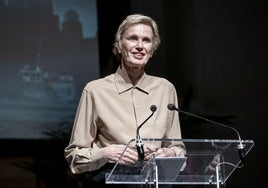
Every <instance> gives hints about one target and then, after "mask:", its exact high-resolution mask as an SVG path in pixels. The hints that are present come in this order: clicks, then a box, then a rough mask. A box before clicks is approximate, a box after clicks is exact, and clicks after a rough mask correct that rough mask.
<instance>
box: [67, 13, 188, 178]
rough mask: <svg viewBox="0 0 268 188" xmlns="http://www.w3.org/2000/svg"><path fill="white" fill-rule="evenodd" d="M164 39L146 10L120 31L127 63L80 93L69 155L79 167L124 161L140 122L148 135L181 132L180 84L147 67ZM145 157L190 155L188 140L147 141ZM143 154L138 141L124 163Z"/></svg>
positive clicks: (117, 50) (120, 51)
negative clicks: (148, 71)
mask: <svg viewBox="0 0 268 188" xmlns="http://www.w3.org/2000/svg"><path fill="white" fill-rule="evenodd" d="M159 44H160V37H159V33H158V27H157V25H156V23H155V21H154V20H153V19H152V18H150V17H148V16H144V15H141V14H134V15H129V16H128V17H126V19H125V20H124V21H123V22H122V23H121V25H120V26H119V28H118V31H117V33H116V36H115V42H114V49H113V52H114V54H115V55H116V56H118V58H120V61H121V64H120V66H119V67H118V69H117V71H116V72H115V73H114V74H111V75H109V76H107V77H105V78H101V79H98V80H94V81H91V82H89V83H88V84H87V85H86V86H85V88H84V90H83V92H82V96H81V99H80V103H79V106H78V109H77V114H76V118H75V122H74V126H73V131H72V136H71V139H70V143H69V145H68V146H67V147H66V149H65V157H66V159H67V161H68V162H69V165H70V169H71V171H72V172H73V173H75V174H78V173H82V172H87V171H91V172H94V171H96V170H99V169H102V168H104V166H105V165H106V164H114V163H115V162H117V161H118V159H119V157H120V156H121V154H122V152H123V150H124V149H125V147H126V145H127V144H128V142H129V141H130V140H131V139H133V138H135V137H136V136H137V135H136V133H137V128H138V127H139V126H140V125H141V124H142V123H143V122H144V120H145V119H146V118H147V117H148V116H149V115H150V114H151V111H150V106H152V105H154V106H155V107H156V108H157V110H156V111H155V113H154V114H153V115H152V116H151V117H150V119H148V121H147V122H146V123H144V125H143V127H142V128H141V129H140V130H139V134H140V137H142V138H177V139H180V138H181V130H180V124H179V117H178V114H177V113H176V112H174V111H169V110H168V109H167V105H168V104H169V103H172V104H176V105H177V103H178V101H177V93H176V90H175V87H174V86H173V85H172V84H171V83H170V82H169V81H168V80H166V79H164V78H160V77H156V76H150V75H147V74H146V73H145V66H146V64H147V63H148V61H149V59H150V58H151V57H152V56H153V54H154V52H155V51H156V50H157V48H158V46H159ZM144 153H145V156H146V157H145V160H146V159H149V156H150V155H151V154H152V153H153V154H155V155H156V156H164V157H169V156H184V155H185V148H184V145H183V144H182V143H176V144H175V143H168V144H166V145H165V146H164V145H144ZM138 160H139V156H138V153H137V150H136V148H135V144H132V145H130V147H128V148H127V149H126V151H125V152H124V153H123V155H122V157H121V158H120V161H119V164H122V165H128V164H135V163H136V162H137V161H138Z"/></svg>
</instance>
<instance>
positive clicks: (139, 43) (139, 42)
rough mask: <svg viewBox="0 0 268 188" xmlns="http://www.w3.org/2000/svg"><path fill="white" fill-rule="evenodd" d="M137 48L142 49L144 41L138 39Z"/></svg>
mask: <svg viewBox="0 0 268 188" xmlns="http://www.w3.org/2000/svg"><path fill="white" fill-rule="evenodd" d="M136 48H137V49H139V50H140V49H143V43H142V40H138V41H137V45H136Z"/></svg>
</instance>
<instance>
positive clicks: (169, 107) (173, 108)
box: [167, 104, 176, 111]
mask: <svg viewBox="0 0 268 188" xmlns="http://www.w3.org/2000/svg"><path fill="white" fill-rule="evenodd" d="M167 108H168V109H169V110H172V111H173V110H176V106H175V105H174V104H168V105H167Z"/></svg>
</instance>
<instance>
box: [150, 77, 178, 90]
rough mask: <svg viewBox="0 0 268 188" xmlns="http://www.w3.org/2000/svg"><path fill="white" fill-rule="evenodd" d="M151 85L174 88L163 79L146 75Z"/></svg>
mask: <svg viewBox="0 0 268 188" xmlns="http://www.w3.org/2000/svg"><path fill="white" fill-rule="evenodd" d="M147 76H148V79H149V80H150V82H151V83H153V84H157V85H161V86H163V87H169V88H175V87H174V85H173V83H172V82H170V81H169V80H167V79H166V78H163V77H158V76H152V75H147Z"/></svg>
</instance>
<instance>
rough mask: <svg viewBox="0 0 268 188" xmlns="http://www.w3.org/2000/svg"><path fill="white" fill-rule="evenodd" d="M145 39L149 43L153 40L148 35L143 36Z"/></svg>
mask: <svg viewBox="0 0 268 188" xmlns="http://www.w3.org/2000/svg"><path fill="white" fill-rule="evenodd" d="M143 41H144V42H147V43H150V42H152V40H151V39H150V38H148V37H145V38H143Z"/></svg>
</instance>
